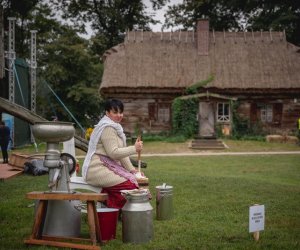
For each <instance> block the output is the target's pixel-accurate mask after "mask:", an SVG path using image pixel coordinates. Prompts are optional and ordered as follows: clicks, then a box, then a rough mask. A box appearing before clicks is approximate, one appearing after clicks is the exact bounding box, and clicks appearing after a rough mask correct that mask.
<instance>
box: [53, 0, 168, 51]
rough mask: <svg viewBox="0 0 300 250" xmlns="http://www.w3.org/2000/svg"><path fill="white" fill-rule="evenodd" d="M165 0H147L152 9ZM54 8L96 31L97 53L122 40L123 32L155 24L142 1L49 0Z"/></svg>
mask: <svg viewBox="0 0 300 250" xmlns="http://www.w3.org/2000/svg"><path fill="white" fill-rule="evenodd" d="M167 1H168V0H151V2H152V4H153V7H154V9H158V8H161V7H162V6H163V5H164V4H165V3H166V2H167ZM51 2H52V4H54V5H55V6H56V7H57V9H61V8H63V10H64V11H63V12H64V15H63V16H62V17H63V18H65V19H71V20H72V21H73V22H74V23H76V26H78V27H80V28H81V30H82V31H83V30H84V26H85V23H87V22H89V23H90V24H91V27H92V29H93V31H94V32H95V34H96V40H97V44H98V45H97V48H98V49H100V50H99V51H98V53H99V54H100V55H101V54H103V52H104V51H105V50H106V49H109V48H111V47H112V46H114V45H116V44H118V43H120V42H122V41H123V38H124V33H125V32H126V31H127V30H128V29H129V30H132V29H134V28H136V29H144V30H149V29H150V28H149V24H150V23H156V22H157V21H155V20H153V18H152V17H151V14H147V13H146V6H145V4H144V2H143V1H142V0H131V1H126V0H109V1H108V0H106V1H104V0H93V1H92V0H87V1H80V0H74V1H60V0H51Z"/></svg>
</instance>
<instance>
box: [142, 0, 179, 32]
mask: <svg viewBox="0 0 300 250" xmlns="http://www.w3.org/2000/svg"><path fill="white" fill-rule="evenodd" d="M143 1H144V3H145V5H146V6H148V10H147V11H149V12H153V10H152V8H151V4H150V1H149V0H143ZM182 2H183V0H170V2H169V3H168V4H167V5H168V6H169V5H174V4H179V3H182ZM167 9H168V7H167V6H165V7H164V8H162V9H161V10H158V11H155V12H154V13H155V16H154V19H157V20H160V21H161V24H156V25H152V24H151V25H150V28H151V29H152V31H154V32H158V31H161V27H162V25H163V24H164V21H165V18H164V14H165V12H166V10H167ZM164 31H168V30H167V29H165V30H164Z"/></svg>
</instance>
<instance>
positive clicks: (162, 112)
mask: <svg viewBox="0 0 300 250" xmlns="http://www.w3.org/2000/svg"><path fill="white" fill-rule="evenodd" d="M148 114H149V120H151V121H156V122H159V123H169V122H170V121H171V105H170V103H149V104H148Z"/></svg>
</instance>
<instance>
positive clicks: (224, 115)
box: [217, 102, 230, 122]
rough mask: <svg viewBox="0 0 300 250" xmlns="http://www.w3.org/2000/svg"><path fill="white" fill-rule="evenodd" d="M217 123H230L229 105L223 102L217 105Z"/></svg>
mask: <svg viewBox="0 0 300 250" xmlns="http://www.w3.org/2000/svg"><path fill="white" fill-rule="evenodd" d="M217 121H218V122H229V121H230V108H229V103H225V102H220V103H218V110H217Z"/></svg>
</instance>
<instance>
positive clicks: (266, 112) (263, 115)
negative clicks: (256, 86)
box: [260, 104, 273, 123]
mask: <svg viewBox="0 0 300 250" xmlns="http://www.w3.org/2000/svg"><path fill="white" fill-rule="evenodd" d="M260 119H261V121H262V122H264V123H270V122H272V121H273V105H272V104H263V105H262V106H261V108H260Z"/></svg>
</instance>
